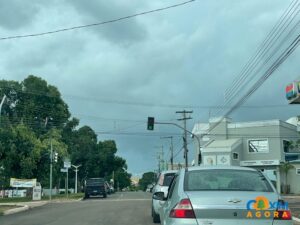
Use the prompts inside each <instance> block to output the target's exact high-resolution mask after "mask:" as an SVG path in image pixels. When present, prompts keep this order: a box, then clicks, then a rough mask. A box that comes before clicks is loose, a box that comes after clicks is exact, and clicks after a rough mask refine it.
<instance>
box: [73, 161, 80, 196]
mask: <svg viewBox="0 0 300 225" xmlns="http://www.w3.org/2000/svg"><path fill="white" fill-rule="evenodd" d="M72 166H73V167H74V168H75V170H74V171H75V193H76V194H77V187H78V185H77V179H78V177H77V173H78V171H79V170H78V168H79V167H81V165H78V166H75V165H72Z"/></svg>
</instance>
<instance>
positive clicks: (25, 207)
mask: <svg viewBox="0 0 300 225" xmlns="http://www.w3.org/2000/svg"><path fill="white" fill-rule="evenodd" d="M47 203H48V202H46V201H43V202H38V203H36V204H31V205H30V204H24V203H23V204H22V203H18V204H11V203H10V204H9V203H6V204H1V205H11V206H19V207H18V208H15V209H8V210H6V211H4V212H3V215H4V216H5V215H11V214H15V213H19V212H24V211H27V210H29V209H33V208H36V207H40V206H43V205H46V204H47Z"/></svg>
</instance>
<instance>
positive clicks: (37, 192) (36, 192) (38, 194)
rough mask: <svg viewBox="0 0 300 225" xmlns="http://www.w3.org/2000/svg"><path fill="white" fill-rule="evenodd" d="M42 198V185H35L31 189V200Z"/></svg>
mask: <svg viewBox="0 0 300 225" xmlns="http://www.w3.org/2000/svg"><path fill="white" fill-rule="evenodd" d="M41 199H42V187H41V186H35V187H33V190H32V200H33V201H40V200H41Z"/></svg>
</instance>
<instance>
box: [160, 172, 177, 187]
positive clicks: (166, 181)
mask: <svg viewBox="0 0 300 225" xmlns="http://www.w3.org/2000/svg"><path fill="white" fill-rule="evenodd" d="M174 175H175V173H167V174H165V176H164V182H163V185H162V186H168V187H169V185H170V184H171V182H172V180H173V177H174Z"/></svg>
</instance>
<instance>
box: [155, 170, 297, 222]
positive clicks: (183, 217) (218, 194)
mask: <svg viewBox="0 0 300 225" xmlns="http://www.w3.org/2000/svg"><path fill="white" fill-rule="evenodd" d="M153 198H154V199H156V200H160V201H162V202H163V203H162V207H161V208H160V211H159V215H160V219H161V223H162V224H164V225H169V224H172V225H179V224H190V225H197V224H213V225H219V224H222V225H229V224H230V225H232V224H239V225H244V224H247V225H248V224H258V225H260V224H264V225H292V224H293V222H292V218H291V212H290V210H289V209H288V206H287V203H286V202H284V201H283V200H282V198H281V196H280V195H279V194H278V193H277V191H276V189H275V188H274V186H273V184H272V183H271V182H270V181H269V180H268V178H267V177H265V176H264V175H263V174H262V173H261V172H260V171H257V170H254V169H250V168H242V167H233V166H228V167H220V166H218V167H217V166H215V167H192V168H188V169H187V170H185V169H182V170H180V172H179V173H178V174H177V175H175V177H174V179H173V181H172V182H171V185H170V188H169V192H168V195H167V197H165V193H164V192H161V191H160V192H155V193H154V195H153Z"/></svg>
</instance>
